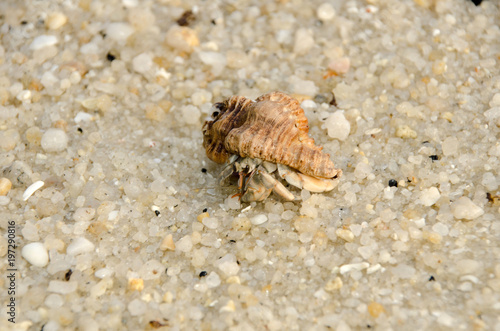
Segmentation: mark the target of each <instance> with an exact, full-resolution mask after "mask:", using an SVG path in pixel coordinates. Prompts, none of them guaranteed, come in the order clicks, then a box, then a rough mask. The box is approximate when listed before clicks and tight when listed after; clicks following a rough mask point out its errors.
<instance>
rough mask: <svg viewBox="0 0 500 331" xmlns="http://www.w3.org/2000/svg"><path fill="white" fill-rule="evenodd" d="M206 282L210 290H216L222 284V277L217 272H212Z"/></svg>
mask: <svg viewBox="0 0 500 331" xmlns="http://www.w3.org/2000/svg"><path fill="white" fill-rule="evenodd" d="M205 282H206V284H207V286H208V288H214V287H217V286H219V285H220V284H221V281H220V277H219V275H217V273H216V272H215V271H212V272H211V273H209V274H208V276H207V277H206V278H205Z"/></svg>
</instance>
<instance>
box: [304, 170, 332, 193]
mask: <svg viewBox="0 0 500 331" xmlns="http://www.w3.org/2000/svg"><path fill="white" fill-rule="evenodd" d="M297 176H298V177H299V178H300V180H301V182H302V188H304V189H306V190H308V191H310V192H317V193H319V192H328V191H331V190H333V189H334V188H335V187H336V186H337V185H338V183H339V180H338V179H320V178H316V177H312V176H308V175H304V174H301V173H297Z"/></svg>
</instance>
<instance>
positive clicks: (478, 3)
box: [472, 0, 483, 6]
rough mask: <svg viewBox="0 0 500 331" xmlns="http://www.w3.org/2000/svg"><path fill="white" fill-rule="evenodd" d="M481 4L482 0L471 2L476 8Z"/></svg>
mask: <svg viewBox="0 0 500 331" xmlns="http://www.w3.org/2000/svg"><path fill="white" fill-rule="evenodd" d="M481 2H483V0H472V3H473V4H475V5H476V6H479V5H480V4H481Z"/></svg>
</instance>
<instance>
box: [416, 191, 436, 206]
mask: <svg viewBox="0 0 500 331" xmlns="http://www.w3.org/2000/svg"><path fill="white" fill-rule="evenodd" d="M440 197H441V193H439V190H438V189H437V188H436V187H431V188H428V189H424V190H422V192H421V193H420V203H421V204H423V205H424V206H426V207H430V206H432V205H433V204H435V203H436V202H437V201H438V200H439V198H440Z"/></svg>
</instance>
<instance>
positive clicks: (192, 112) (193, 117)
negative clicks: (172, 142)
mask: <svg viewBox="0 0 500 331" xmlns="http://www.w3.org/2000/svg"><path fill="white" fill-rule="evenodd" d="M181 111H182V118H183V119H184V122H185V123H186V124H196V123H198V122H199V120H200V116H201V112H200V110H199V109H198V107H196V106H193V105H186V106H183V107H182V108H181Z"/></svg>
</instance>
